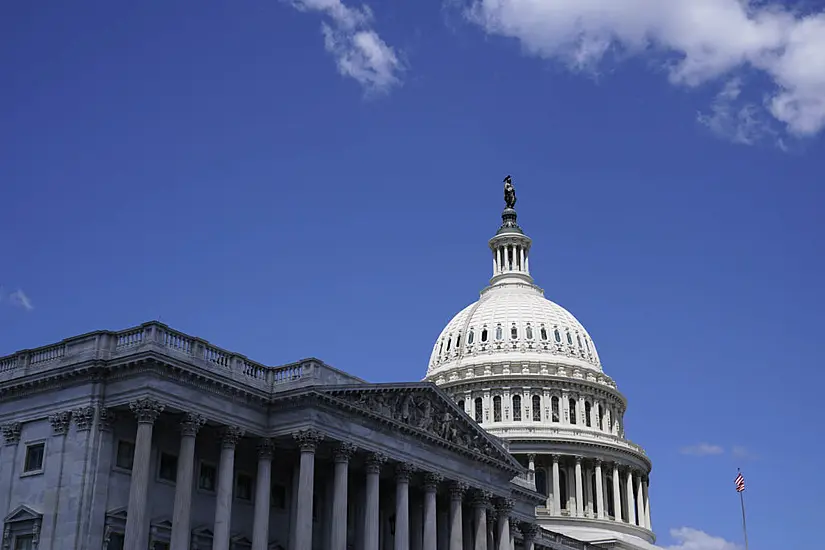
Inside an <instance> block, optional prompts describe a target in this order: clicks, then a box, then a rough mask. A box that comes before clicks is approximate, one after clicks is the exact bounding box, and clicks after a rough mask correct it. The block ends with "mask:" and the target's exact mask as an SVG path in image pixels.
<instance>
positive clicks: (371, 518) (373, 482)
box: [364, 453, 387, 550]
mask: <svg viewBox="0 0 825 550" xmlns="http://www.w3.org/2000/svg"><path fill="white" fill-rule="evenodd" d="M386 461H387V457H386V456H384V455H382V454H379V453H372V454H371V455H369V456H368V457H367V461H366V471H367V480H366V481H367V483H366V485H367V487H366V489H367V491H366V492H367V494H366V504H365V507H364V508H365V510H364V550H378V533H379V529H380V527H381V525H380V524H379V522H378V517H379V512H380V509H379V501H378V498H379V489H380V475H381V466H382V465H383V464H384V463H385V462H386Z"/></svg>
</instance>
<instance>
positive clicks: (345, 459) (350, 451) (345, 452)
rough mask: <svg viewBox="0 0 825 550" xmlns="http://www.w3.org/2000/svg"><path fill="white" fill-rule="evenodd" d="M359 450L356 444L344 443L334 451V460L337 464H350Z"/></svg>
mask: <svg viewBox="0 0 825 550" xmlns="http://www.w3.org/2000/svg"><path fill="white" fill-rule="evenodd" d="M357 450H358V447H357V446H356V445H355V444H354V443H350V442H349V441H342V442H340V443H339V444H338V445H336V447H335V449H333V451H332V458H333V460H334V461H335V463H336V464H346V463H349V461H350V459H351V458H352V455H354V454H355V451H357Z"/></svg>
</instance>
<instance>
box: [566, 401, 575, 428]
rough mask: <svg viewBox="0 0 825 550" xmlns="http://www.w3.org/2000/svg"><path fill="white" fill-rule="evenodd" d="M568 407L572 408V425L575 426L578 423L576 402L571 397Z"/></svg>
mask: <svg viewBox="0 0 825 550" xmlns="http://www.w3.org/2000/svg"><path fill="white" fill-rule="evenodd" d="M568 405H569V406H570V423H571V424H575V423H576V400H575V399H573V398H572V397H571V398H570V401H569V403H568Z"/></svg>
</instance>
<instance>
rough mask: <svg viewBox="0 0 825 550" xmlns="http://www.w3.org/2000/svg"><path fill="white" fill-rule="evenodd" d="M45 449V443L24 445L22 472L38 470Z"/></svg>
mask: <svg viewBox="0 0 825 550" xmlns="http://www.w3.org/2000/svg"><path fill="white" fill-rule="evenodd" d="M45 450H46V444H45V443H32V444H30V445H26V459H25V462H24V463H23V473H29V472H39V471H40V470H42V469H43V455H44V453H45Z"/></svg>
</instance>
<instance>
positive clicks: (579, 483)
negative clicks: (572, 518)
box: [575, 456, 584, 517]
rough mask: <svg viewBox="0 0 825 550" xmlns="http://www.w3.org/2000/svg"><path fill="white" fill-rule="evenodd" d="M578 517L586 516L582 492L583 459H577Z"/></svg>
mask: <svg viewBox="0 0 825 550" xmlns="http://www.w3.org/2000/svg"><path fill="white" fill-rule="evenodd" d="M575 477H576V516H578V517H582V516H583V515H584V506H583V504H584V496H583V492H582V457H580V456H577V457H576V474H575Z"/></svg>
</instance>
